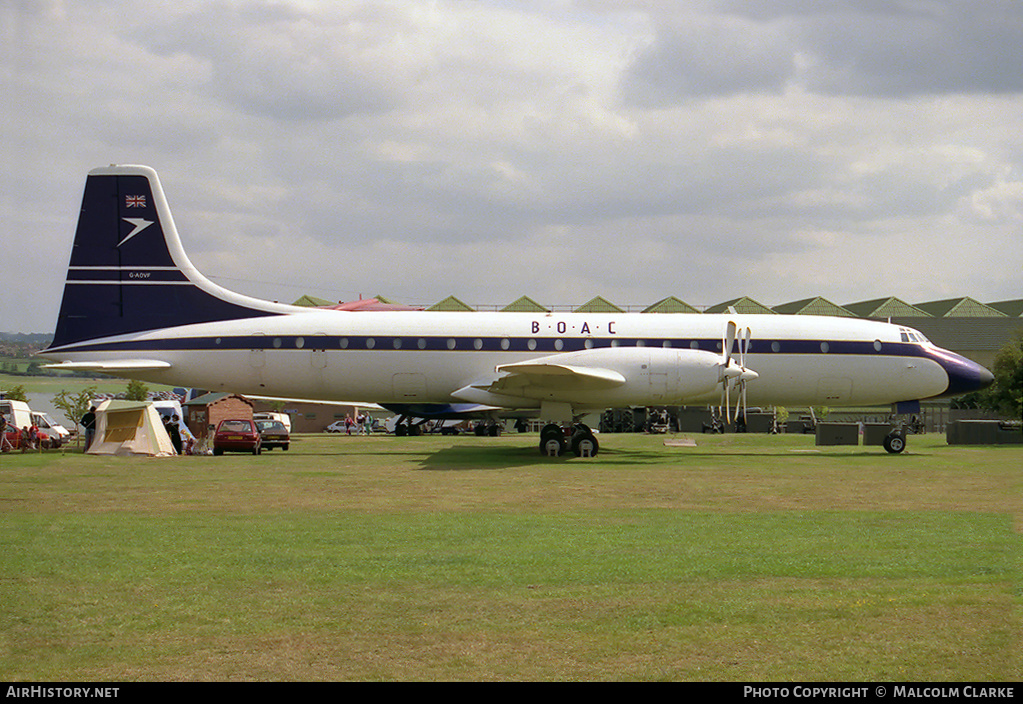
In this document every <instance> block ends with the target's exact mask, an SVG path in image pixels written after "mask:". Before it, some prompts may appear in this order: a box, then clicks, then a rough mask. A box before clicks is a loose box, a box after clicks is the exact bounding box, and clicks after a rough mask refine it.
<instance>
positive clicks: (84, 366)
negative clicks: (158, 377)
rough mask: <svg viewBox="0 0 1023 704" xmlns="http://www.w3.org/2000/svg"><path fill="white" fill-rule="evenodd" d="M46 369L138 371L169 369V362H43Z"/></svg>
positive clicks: (133, 360)
mask: <svg viewBox="0 0 1023 704" xmlns="http://www.w3.org/2000/svg"><path fill="white" fill-rule="evenodd" d="M42 366H43V367H44V368H46V369H63V370H65V371H69V372H103V373H104V374H113V373H116V372H140V371H152V370H155V369H170V368H171V365H170V362H162V361H160V360H158V359H110V360H105V361H104V360H99V361H95V362H61V363H60V364H44V365H42Z"/></svg>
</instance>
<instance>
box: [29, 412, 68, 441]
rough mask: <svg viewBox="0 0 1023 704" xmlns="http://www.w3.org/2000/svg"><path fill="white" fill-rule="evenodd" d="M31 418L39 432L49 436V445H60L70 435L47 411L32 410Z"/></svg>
mask: <svg viewBox="0 0 1023 704" xmlns="http://www.w3.org/2000/svg"><path fill="white" fill-rule="evenodd" d="M32 420H33V422H35V424H36V427H37V428H39V432H40V433H42V434H43V435H45V436H46V437H47V438H49V440H50V447H60V446H61V445H63V444H64V443H66V442H67V441H68V438H70V437H71V433H69V432H68V429H67V428H65V427H64V426H63V425H61V424H60V423H58V422H57V421H55V420H53V418H51V417H50V415H49V414H48V413H40V412H38V411H32Z"/></svg>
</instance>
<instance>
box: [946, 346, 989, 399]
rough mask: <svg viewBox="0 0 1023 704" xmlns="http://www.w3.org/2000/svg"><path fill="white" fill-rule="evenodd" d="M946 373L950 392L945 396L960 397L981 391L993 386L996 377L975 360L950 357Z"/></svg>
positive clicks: (955, 356)
mask: <svg viewBox="0 0 1023 704" xmlns="http://www.w3.org/2000/svg"><path fill="white" fill-rule="evenodd" d="M943 366H944V367H945V371H946V372H947V373H948V390H947V391H946V392H945V394H944V395H945V396H958V395H960V394H968V393H970V392H972V391H980V390H981V389H986V388H987V387H989V386H991V384H993V383H994V381H995V375H994V374H992V373H991V372H990V371H988V370H987V369H986V368H985V367H983V366H981V365H980V364H977V363H976V362H974V361H973V360H970V359H966V357H960V356H959V355H949V357H947V358H946V360H945V364H944V365H943Z"/></svg>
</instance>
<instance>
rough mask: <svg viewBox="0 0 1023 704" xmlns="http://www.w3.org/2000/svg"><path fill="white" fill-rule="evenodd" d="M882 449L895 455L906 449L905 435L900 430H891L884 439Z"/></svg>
mask: <svg viewBox="0 0 1023 704" xmlns="http://www.w3.org/2000/svg"><path fill="white" fill-rule="evenodd" d="M884 449H886V450H887V451H888V452H890V453H892V454H893V455H897V454H898V453H900V452H902V451H903V450H905V449H906V435H905V434H904V433H903V432H902V431H901V430H893V431H892V432H890V433H888V435H886V436H885V439H884Z"/></svg>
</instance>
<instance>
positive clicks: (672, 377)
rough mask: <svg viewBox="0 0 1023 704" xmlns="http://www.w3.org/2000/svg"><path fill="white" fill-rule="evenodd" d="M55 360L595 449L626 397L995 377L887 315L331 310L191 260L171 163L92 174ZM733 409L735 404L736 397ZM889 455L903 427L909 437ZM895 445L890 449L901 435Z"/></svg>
mask: <svg viewBox="0 0 1023 704" xmlns="http://www.w3.org/2000/svg"><path fill="white" fill-rule="evenodd" d="M40 354H41V355H42V356H44V357H46V358H48V359H50V360H52V361H53V364H51V365H48V366H51V367H57V368H63V369H78V370H90V371H96V372H106V373H111V374H116V375H118V376H121V377H126V378H131V379H142V380H146V381H152V382H154V383H161V384H169V385H179V386H180V385H185V386H192V387H198V388H205V389H208V390H211V391H220V390H224V391H231V392H234V393H241V394H249V395H254V396H276V397H283V398H306V399H321V400H324V401H340V400H354V399H360V400H363V401H367V402H373V403H378V404H380V405H382V406H385V407H387V408H389V409H391V410H393V411H394V412H396V413H401V414H404V415H406V416H408V417H420V418H431V417H456V416H459V415H475V416H477V417H479V416H484V417H486V416H489V417H493V418H497V417H500V416H503V415H506V414H511V413H519V414H522V413H529V414H533V415H538V416H539V417H540V418H541V419H542V420H543V421H546V422H548V425H547V426H545V427H544V429H543V430H542V431H541V434H540V450H541V452H543V453H544V454H550V455H559V454H562V453H564V452H566V451H568V450H569V449H571V450H572V451H573V452H575V453H576V454H578V455H581V456H592V455H594V454H596V452H597V449H598V443H597V439H596V437H595V435H594V434H593V432H592V431H591V430H590V429H589V428H587V427H586V426H584V425H581V424H580V423H579V422H578V419H579V418H581V417H582V416H583V415H585V414H587V413H590V412H594V411H599V410H603V409H605V408H613V407H625V406H682V405H690V406H694V405H712V406H721V407H722V408H723V409H726V413H727V414H728V415H729V416H730V415H732V414H734V413H742V412H743V410H744V408H745V407H746V405H747V404H753V405H757V406H768V405H782V406H790V407H795V406H815V405H826V406H831V407H840V406H865V405H881V404H885V405H887V404H898V405H899V408H900V410H901V411H902V412H906V413H909V412H914V407H916V408H918V406H919V401H920V400H921V399H928V398H934V397H939V396H953V395H958V394H963V393H967V392H970V391H973V390H977V389H980V388H983V387H985V386H987V385H988V384H990V383H991V382H992V380H993V377H992V375H991V373H990V372H989V371H988V370H987V369H985V368H984V367H982V366H980V365H978V364H976V363H974V362H972V361H970V360H968V359H966V358H964V357H962V356H960V355H957V354H955V353H953V352H950V351H948V350H944V349H941V348H939V347H937V346H935V345H933V344H932V343H930V342H929V341H928V340H927V339H926V338H925V337H924V336H923V335H921V334H920V333H919V332H917V331H915V330H912V329H910V328H907V327H904V326H900V325H891V324H888V323H883V322H879V321H871V320H860V319H849V318H837V317H814V316H788V315H739V314H714V315H711V314H703V315H654V314H642V313H631V314H628V313H627V314H606V313H594V314H590V313H558V312H548V313H539V314H537V313H504V312H496V313H482V312H467V313H448V312H430V311H408V310H395V311H378V310H372V311H371V310H359V309H355V310H317V309H310V308H305V307H299V306H291V305H285V304H280V303H273V302H270V301H264V300H260V299H256V298H252V297H249V296H244V295H241V294H238V293H234V292H232V291H228V290H227V289H224V288H222V287H220V286H218V285H217V284H214V283H213V282H211V281H209V280H208V279H207V278H206V277H205V276H203V275H202V274H201V273H199V271H198V270H196V268H195V267H194V266H193V265H192V263H191V262H190V261H189V259H188V257H187V256H186V254H185V251H184V249H183V247H182V244H181V240H180V239H179V237H178V232H177V230H176V228H175V226H174V221H173V219H172V217H171V212H170V208H169V206H168V204H167V200H166V198H165V196H164V192H163V188H162V186H161V184H160V180H159V178H158V177H157V174H156V172H155V171H154V170H153V169H151V168H149V167H146V166H110V167H103V168H98V169H94V170H92V171H91V172H90V173H89V175H88V178H87V180H86V184H85V193H84V196H83V200H82V209H81V214H80V217H79V221H78V227H77V231H76V233H75V240H74V246H73V248H72V252H71V261H70V265H69V267H68V275H67V280H66V282H65V285H64V297H63V302H62V303H61V308H60V314H59V317H58V320H57V326H56V331H55V334H54V338H53V342H52V343H51V345H50V347H49V348H48V349H46V350H44V351H42V352H40ZM733 404H734V408H733ZM890 439H891V440H892V442H891V444H890V445H891V446H890V447H889V450H890V451H901V449H902V447H904V444H905V436H904V435H900V434H899V431H897V430H896V431H893V434H892V436H890ZM886 446H887V445H886Z"/></svg>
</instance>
